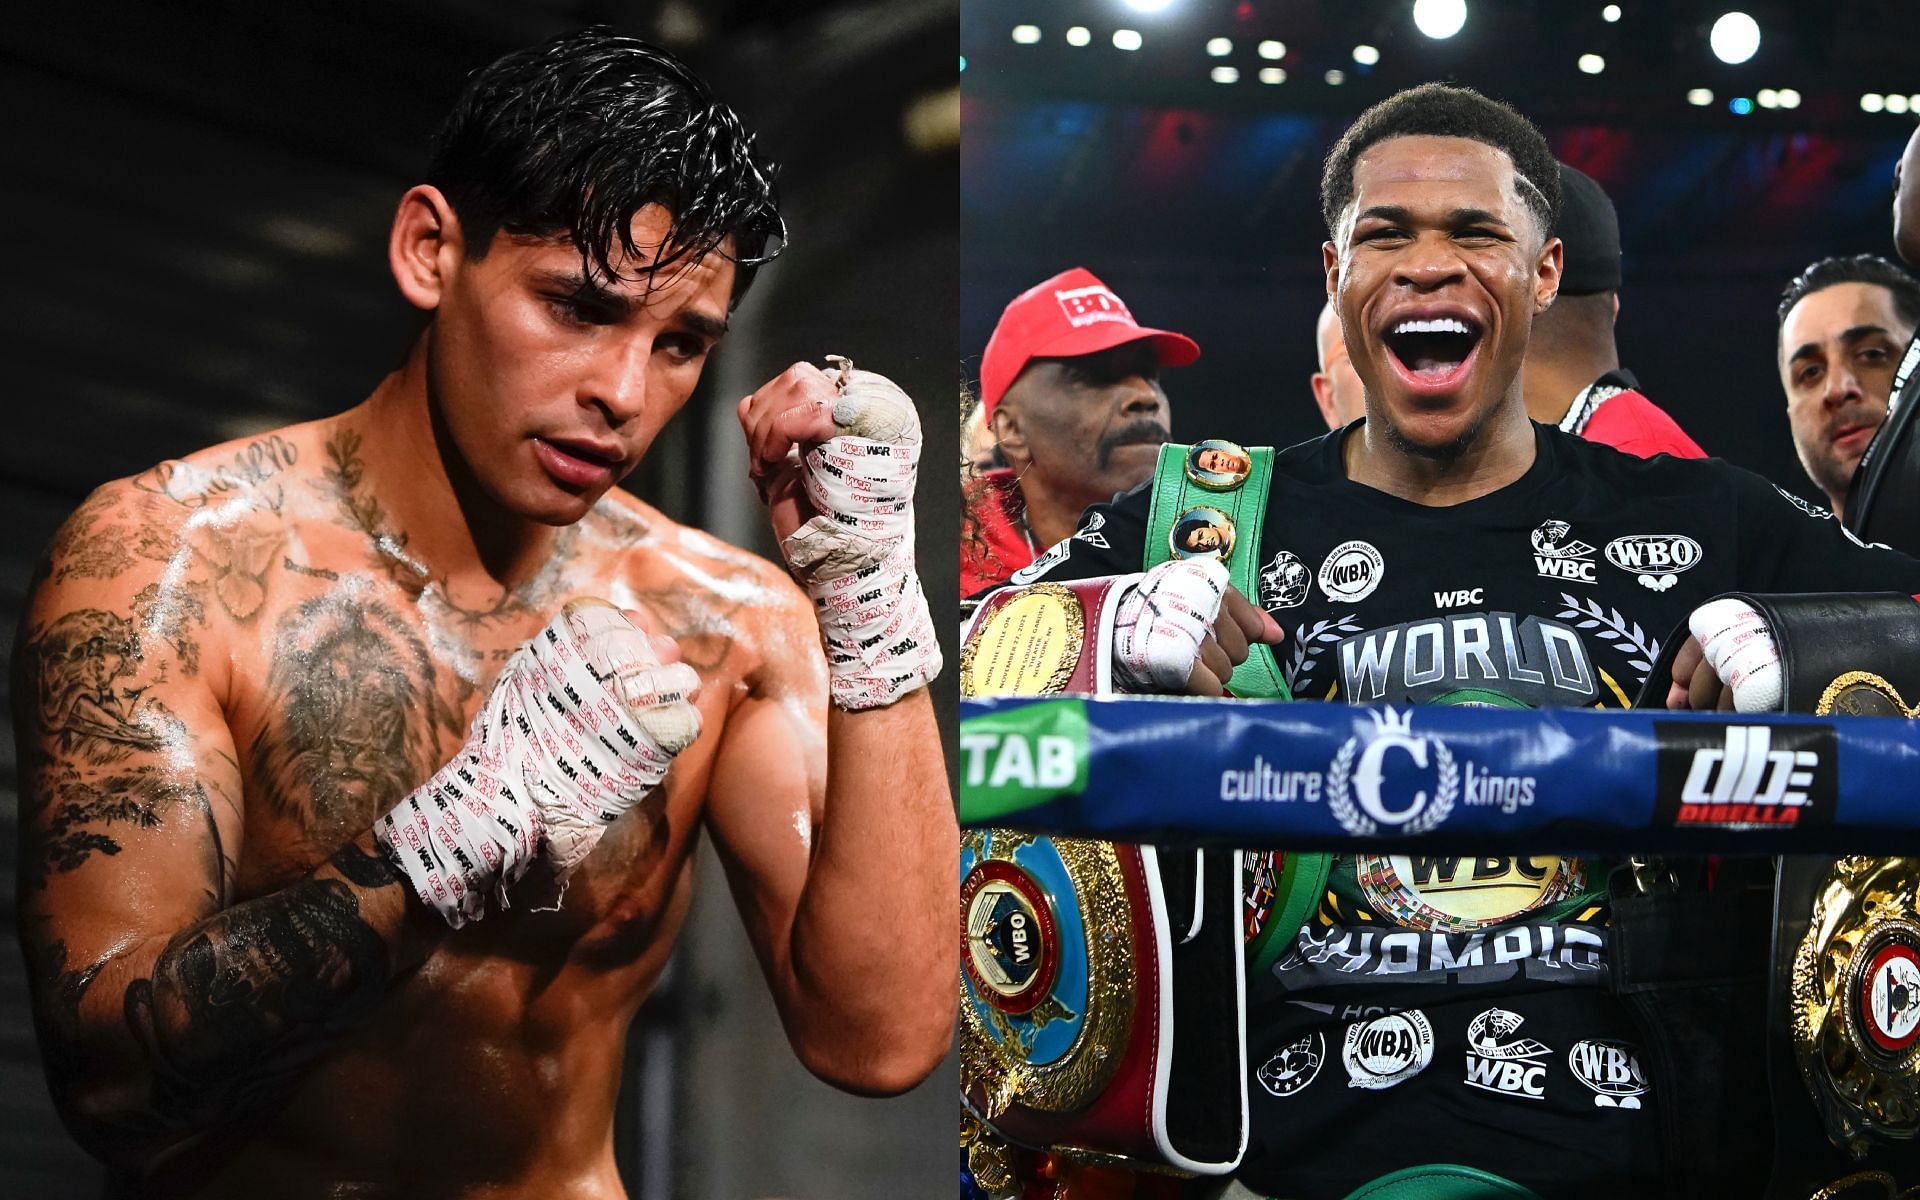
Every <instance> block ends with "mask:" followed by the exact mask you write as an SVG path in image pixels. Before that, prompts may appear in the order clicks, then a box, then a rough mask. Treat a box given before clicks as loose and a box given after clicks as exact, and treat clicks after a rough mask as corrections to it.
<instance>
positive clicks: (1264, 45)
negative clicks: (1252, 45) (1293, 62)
mask: <svg viewBox="0 0 1920 1200" xmlns="http://www.w3.org/2000/svg"><path fill="white" fill-rule="evenodd" d="M1286 56H1287V44H1286V43H1285V42H1275V41H1265V42H1261V43H1260V57H1261V58H1268V59H1272V60H1274V61H1275V62H1278V61H1279V60H1280V59H1283V58H1285V57H1286Z"/></svg>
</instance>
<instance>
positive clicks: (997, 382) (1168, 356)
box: [980, 267, 1200, 419]
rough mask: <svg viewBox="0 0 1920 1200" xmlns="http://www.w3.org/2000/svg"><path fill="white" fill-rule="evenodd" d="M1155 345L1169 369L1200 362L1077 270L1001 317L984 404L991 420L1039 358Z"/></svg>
mask: <svg viewBox="0 0 1920 1200" xmlns="http://www.w3.org/2000/svg"><path fill="white" fill-rule="evenodd" d="M1139 341H1151V342H1152V343H1153V349H1154V353H1156V354H1157V355H1159V356H1160V365H1161V366H1163V367H1184V366H1186V365H1187V364H1188V363H1190V362H1192V361H1193V360H1194V359H1196V358H1199V357H1200V346H1199V344H1198V343H1196V342H1195V341H1194V340H1193V339H1192V338H1190V337H1187V336H1186V335H1185V334H1180V333H1171V332H1169V331H1167V330H1165V329H1148V328H1146V327H1144V326H1142V325H1139V324H1137V323H1135V321H1134V319H1133V314H1132V313H1130V312H1128V311H1127V306H1126V303H1125V302H1124V301H1122V300H1121V299H1120V297H1118V296H1116V295H1114V294H1113V290H1112V289H1111V288H1109V287H1108V286H1107V285H1106V284H1104V283H1101V282H1100V281H1099V280H1098V279H1096V278H1094V274H1093V272H1092V271H1089V270H1087V269H1086V268H1085V267H1075V268H1073V269H1072V270H1071V271H1062V272H1060V274H1058V275H1055V276H1054V277H1053V278H1052V279H1049V280H1047V281H1046V282H1044V283H1040V284H1036V285H1034V286H1033V287H1030V288H1028V289H1027V290H1026V291H1024V292H1021V293H1020V294H1019V295H1018V296H1015V297H1014V298H1013V302H1012V303H1010V304H1008V305H1007V308H1006V311H1005V312H1003V313H1001V314H1000V323H999V324H998V325H995V326H994V327H993V336H992V337H990V338H988V339H987V352H986V354H985V355H984V356H982V358H981V360H980V403H981V405H982V406H983V408H984V410H985V412H986V415H987V417H988V418H989V419H991V418H992V417H993V410H994V407H995V406H996V405H998V404H999V403H1000V397H1002V396H1004V395H1006V394H1007V389H1008V388H1010V387H1012V386H1013V381H1014V380H1015V379H1018V378H1019V377H1020V372H1021V371H1023V370H1025V369H1026V366H1027V363H1028V362H1029V361H1031V360H1033V359H1036V358H1078V357H1080V356H1081V355H1083V354H1098V353H1099V352H1100V351H1102V350H1111V349H1112V348H1113V347H1115V346H1124V345H1126V344H1127V343H1128V342H1139Z"/></svg>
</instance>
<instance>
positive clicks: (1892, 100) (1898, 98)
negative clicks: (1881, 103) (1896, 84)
mask: <svg viewBox="0 0 1920 1200" xmlns="http://www.w3.org/2000/svg"><path fill="white" fill-rule="evenodd" d="M1887 111H1888V112H1890V113H1904V112H1906V111H1907V98H1906V97H1905V96H1902V95H1900V94H1899V93H1898V92H1896V93H1894V94H1893V95H1891V96H1888V97H1887Z"/></svg>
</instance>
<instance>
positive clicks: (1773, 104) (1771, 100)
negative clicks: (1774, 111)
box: [1753, 88, 1780, 108]
mask: <svg viewBox="0 0 1920 1200" xmlns="http://www.w3.org/2000/svg"><path fill="white" fill-rule="evenodd" d="M1753 98H1754V100H1755V101H1757V102H1758V103H1759V105H1760V107H1761V108H1779V107H1780V93H1779V92H1776V91H1774V90H1773V89H1772V88H1761V89H1760V90H1759V91H1757V92H1755V93H1754V94H1753Z"/></svg>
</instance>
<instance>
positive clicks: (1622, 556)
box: [1015, 425, 1920, 1198]
mask: <svg viewBox="0 0 1920 1200" xmlns="http://www.w3.org/2000/svg"><path fill="white" fill-rule="evenodd" d="M1534 428H1535V439H1536V446H1537V455H1536V457H1535V460H1534V463H1533V465H1532V467H1531V468H1529V469H1528V471H1527V472H1526V473H1525V474H1524V475H1523V476H1521V477H1520V478H1519V479H1518V480H1516V481H1515V482H1514V483H1512V484H1509V485H1508V486H1506V487H1504V488H1502V489H1500V490H1499V491H1497V492H1494V493H1492V494H1490V495H1487V496H1482V497H1480V498H1478V499H1476V500H1470V501H1468V502H1466V503H1463V504H1458V505H1454V506H1451V507H1446V508H1430V507H1427V506H1424V505H1420V504H1415V503H1412V502H1409V501H1406V500H1401V499H1399V498H1397V497H1394V496H1390V495H1387V494H1385V493H1383V492H1380V491H1376V490H1375V489H1372V488H1369V487H1366V486H1363V485H1361V484H1356V483H1354V482H1352V481H1351V480H1349V479H1348V478H1347V477H1346V472H1345V468H1344V465H1343V462H1342V458H1341V445H1342V439H1343V437H1344V436H1345V435H1346V434H1347V433H1348V432H1350V431H1351V429H1352V427H1349V429H1348V430H1342V431H1336V432H1334V433H1331V434H1328V435H1327V436H1325V437H1323V438H1320V439H1317V440H1315V441H1312V442H1307V443H1304V444H1302V445H1299V446H1295V447H1292V448H1290V449H1288V450H1285V451H1282V452H1281V453H1280V454H1278V455H1277V456H1276V459H1275V465H1274V472H1273V484H1272V491H1271V494H1270V499H1269V504H1268V509H1267V518H1266V522H1265V527H1264V530H1263V534H1262V544H1261V546H1260V558H1259V562H1260V564H1261V570H1260V586H1259V588H1258V589H1257V590H1258V591H1259V592H1260V593H1261V594H1260V595H1259V596H1257V597H1254V599H1255V600H1256V602H1257V603H1259V604H1260V605H1261V606H1262V607H1263V608H1266V609H1267V611H1269V612H1270V613H1272V614H1273V616H1274V617H1275V618H1276V619H1277V620H1278V621H1279V622H1280V624H1281V626H1282V627H1283V628H1284V629H1285V630H1286V641H1285V642H1284V643H1283V644H1282V645H1281V646H1279V647H1276V648H1275V653H1276V658H1277V660H1278V662H1279V664H1280V667H1281V671H1282V674H1283V675H1284V677H1285V678H1286V680H1287V683H1288V685H1289V686H1290V687H1291V689H1292V690H1293V694H1294V696H1295V697H1296V698H1297V699H1300V700H1343V701H1349V702H1354V703H1377V702H1385V703H1408V702H1412V703H1455V704H1489V705H1508V706H1526V707H1545V706H1556V707H1591V708H1624V707H1627V706H1628V705H1630V704H1631V703H1632V701H1633V699H1634V697H1635V696H1636V695H1638V693H1639V691H1640V689H1641V687H1642V685H1643V684H1644V683H1645V681H1646V678H1647V676H1648V674H1649V673H1650V672H1651V670H1652V667H1653V664H1654V662H1655V661H1656V660H1657V659H1658V657H1659V654H1660V649H1661V644H1662V642H1663V641H1664V640H1665V639H1666V638H1668V637H1669V636H1671V635H1672V633H1673V631H1674V630H1675V629H1676V628H1677V627H1678V626H1679V625H1680V623H1681V622H1682V621H1684V620H1685V618H1686V617H1687V615H1688V613H1690V612H1691V611H1692V610H1693V609H1694V608H1696V607H1698V606H1699V605H1700V604H1701V603H1703V602H1704V601H1706V600H1708V599H1710V598H1712V597H1713V596H1716V595H1719V594H1721V593H1723V592H1728V591H1735V590H1739V591H1748V592H1813V591H1898V592H1904V593H1908V594H1912V593H1915V592H1920V561H1915V560H1914V559H1910V558H1907V557H1906V556H1904V555H1902V554H1898V553H1895V552H1893V551H1890V550H1887V549H1885V548H1883V547H1870V546H1866V545H1863V544H1861V543H1860V542H1859V541H1857V540H1855V539H1854V538H1853V537H1852V535H1851V534H1848V533H1847V532H1846V531H1844V530H1843V529H1842V528H1841V526H1840V523H1839V522H1838V521H1836V520H1834V519H1833V517H1832V516H1831V514H1829V513H1827V512H1826V511H1825V510H1823V509H1819V508H1816V507H1814V506H1812V505H1809V504H1807V503H1805V502H1804V501H1802V500H1800V499H1798V498H1796V497H1793V496H1791V495H1789V494H1787V493H1786V492H1783V491H1782V490H1780V489H1779V488H1776V487H1775V486H1774V485H1772V484H1770V483H1768V482H1767V481H1766V480H1764V479H1762V478H1761V477H1759V476H1757V475H1754V474H1752V473H1751V472H1748V471H1744V470H1741V469H1740V468H1737V467H1734V466H1731V465H1729V464H1727V463H1725V462H1722V461H1719V460H1715V459H1707V460H1697V459H1696V460H1683V459H1676V458H1670V457H1666V456H1660V457H1656V458H1653V459H1639V458H1634V457H1631V456H1629V455H1625V454H1621V453H1619V452H1618V451H1616V450H1613V449H1611V448H1609V447H1606V446H1602V445H1598V444H1595V443H1591V442H1586V441H1582V440H1580V439H1577V438H1573V437H1570V436H1568V435H1565V434H1563V433H1561V432H1559V431H1558V430H1556V429H1553V428H1551V427H1548V426H1542V425H1536V426H1535V427H1534ZM1148 504H1149V495H1148V490H1147V489H1141V490H1138V491H1135V492H1131V493H1128V494H1127V495H1124V496H1121V497H1118V498H1116V499H1115V501H1114V502H1113V503H1112V504H1110V505H1101V506H1096V507H1095V508H1092V509H1089V510H1088V511H1087V513H1086V514H1085V515H1084V516H1083V517H1082V520H1081V524H1080V526H1079V529H1078V530H1077V531H1076V533H1075V534H1074V536H1073V537H1072V538H1070V539H1068V540H1067V541H1066V542H1063V543H1061V544H1060V545H1059V546H1057V547H1055V548H1054V549H1053V550H1051V551H1049V552H1048V553H1047V554H1045V555H1043V556H1042V558H1041V560H1040V561H1039V562H1036V563H1035V564H1034V567H1033V568H1031V569H1029V571H1028V572H1026V573H1024V575H1022V576H1016V577H1015V581H1016V582H1020V583H1026V582H1033V581H1035V580H1038V579H1056V580H1058V579H1075V578H1090V577H1093V576H1099V575H1113V574H1124V573H1128V572H1133V571H1137V570H1139V569H1140V567H1141V562H1142V551H1143V545H1144V540H1145V536H1146V520H1147V513H1148ZM1612 865H1613V864H1611V863H1606V862H1597V861H1591V860H1589V861H1581V860H1577V859H1561V858H1558V857H1553V856H1539V857H1532V858H1527V857H1497V856H1495V857H1483V858H1474V857H1451V858H1449V857H1422V856H1417V855H1416V856H1410V855H1404V854H1380V855H1370V854H1343V855H1339V856H1337V857H1336V859H1335V862H1334V867H1333V874H1332V877H1331V878H1330V880H1329V884H1328V889H1327V893H1326V896H1325V897H1324V899H1323V901H1322V903H1321V905H1320V911H1319V912H1318V914H1317V915H1316V917H1315V918H1314V919H1313V920H1311V921H1310V922H1309V923H1308V924H1307V926H1306V927H1305V928H1304V929H1302V930H1301V931H1300V934H1299V936H1298V938H1297V940H1296V943H1295V945H1294V947H1293V948H1292V950H1291V951H1290V952H1289V953H1287V954H1285V955H1283V956H1282V958H1281V959H1280V961H1279V963H1278V964H1276V966H1275V968H1274V970H1273V972H1272V973H1271V974H1270V975H1269V976H1267V977H1264V978H1259V979H1253V980H1250V981H1249V984H1248V1037H1249V1054H1250V1062H1249V1064H1248V1068H1249V1076H1250V1079H1251V1080H1252V1082H1251V1083H1250V1086H1249V1090H1250V1093H1251V1097H1252V1111H1253V1129H1252V1137H1251V1144H1250V1147H1249V1151H1248V1156H1247V1160H1246V1162H1245V1164H1244V1166H1243V1168H1242V1169H1241V1171H1240V1177H1241V1179H1242V1180H1243V1181H1244V1182H1246V1183H1247V1184H1248V1185H1249V1186H1252V1187H1254V1188H1256V1189H1261V1190H1264V1191H1266V1192H1268V1193H1269V1194H1275V1195H1285V1196H1288V1197H1304V1198H1315V1197H1321V1196H1330V1197H1338V1196H1343V1195H1345V1194H1346V1192H1347V1191H1349V1190H1350V1189H1352V1188H1353V1187H1355V1186H1357V1185H1359V1184H1361V1183H1363V1182H1365V1181H1367V1180H1369V1179H1372V1178H1375V1177H1377V1176H1379V1175H1381V1174H1384V1173H1386V1172H1388V1171H1391V1170H1395V1169H1398V1168H1400V1167H1404V1166H1411V1165H1416V1164H1420V1163H1429V1162H1460V1163H1466V1164H1469V1165H1473V1166H1479V1167H1482V1168H1484V1169H1487V1170H1491V1171H1495V1172H1497V1173H1499V1174H1502V1175H1506V1176H1508V1177H1510V1178H1514V1179H1517V1180H1520V1181H1521V1182H1524V1183H1527V1184H1528V1185H1529V1186H1532V1187H1533V1188H1534V1189H1535V1190H1536V1191H1539V1192H1540V1193H1541V1194H1542V1195H1545V1196H1561V1195H1585V1194H1609V1193H1610V1194H1640V1193H1642V1192H1644V1191H1646V1190H1648V1189H1649V1188H1650V1186H1651V1183H1652V1181H1653V1180H1654V1179H1655V1178H1656V1177H1657V1175H1658V1171H1659V1159H1658V1154H1659V1141H1658V1126H1657V1117H1656V1114H1657V1106H1658V1104H1659V1100H1660V1087H1659V1081H1658V1080H1657V1079H1648V1078H1647V1073H1646V1072H1647V1066H1648V1064H1647V1061H1646V1058H1645V1056H1644V1055H1643V1054H1642V1053H1641V1052H1640V1049H1639V1047H1638V1045H1637V1036H1636V1033H1635V1029H1634V1028H1633V1026H1632V1025H1631V1023H1630V1022H1629V1020H1628V1018H1627V1015H1626V1013H1625V1012H1624V1010H1623V1009H1622V1007H1621V1006H1620V1005H1619V1003H1618V1002H1617V1001H1616V999H1615V998H1614V997H1613V995H1612V994H1611V993H1610V991H1609V990H1608V989H1607V986H1606V984H1607V982H1608V970H1607V950H1608V946H1607V936H1608V924H1609V914H1608V909H1607V905H1606V900H1605V885H1606V876H1607V873H1608V871H1609V869H1610V868H1611V866H1612ZM1756 1052H1757V1049H1756Z"/></svg>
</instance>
